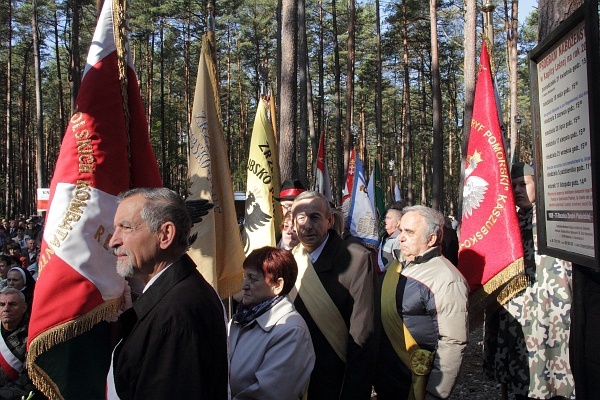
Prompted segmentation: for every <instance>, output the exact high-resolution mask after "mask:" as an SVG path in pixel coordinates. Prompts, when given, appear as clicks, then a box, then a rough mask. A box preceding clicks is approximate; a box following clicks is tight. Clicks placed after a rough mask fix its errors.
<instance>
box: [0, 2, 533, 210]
mask: <svg viewBox="0 0 600 400" xmlns="http://www.w3.org/2000/svg"><path fill="white" fill-rule="evenodd" d="M484 1H485V0H484ZM485 2H486V5H488V4H487V3H490V2H489V1H485ZM530 2H531V1H529V3H530ZM101 3H102V1H101V0H97V1H94V0H56V1H50V0H29V1H19V0H8V1H6V2H2V3H1V4H0V91H1V93H3V96H2V97H3V98H2V103H1V104H2V107H1V109H0V114H1V118H0V191H1V193H0V212H3V215H5V216H13V215H15V214H16V213H26V214H32V213H35V197H36V189H37V188H42V187H49V182H50V180H51V178H52V174H53V171H54V165H55V163H56V159H57V157H58V151H59V149H60V143H61V140H62V137H63V136H64V133H65V129H66V126H67V124H68V120H69V118H70V116H71V115H72V113H73V104H74V103H75V98H76V96H77V91H78V88H79V83H80V81H81V73H82V71H83V68H84V66H85V58H86V54H87V51H88V48H89V45H90V42H91V37H92V34H93V31H94V28H95V25H96V18H97V15H98V13H99V10H100V9H101V5H102V4H101ZM491 4H493V5H494V6H495V8H494V10H493V12H492V18H491V23H492V25H493V32H494V46H493V59H494V73H495V77H496V81H497V87H498V94H499V98H500V102H501V105H502V109H503V110H504V112H503V114H502V116H503V118H502V119H503V122H504V133H505V137H506V146H507V149H508V151H509V153H513V154H514V156H515V157H512V158H513V159H518V160H521V161H528V162H529V161H532V151H531V146H532V138H531V123H530V102H529V71H528V62H527V58H526V54H527V52H528V51H529V50H531V49H532V48H533V47H534V46H535V45H536V44H537V11H536V9H533V12H532V13H531V14H530V15H529V17H528V18H527V19H525V21H524V22H523V23H522V24H519V23H518V20H517V15H518V6H519V2H518V0H511V1H508V0H503V1H498V0H496V1H493V2H491ZM482 7H484V4H482V1H475V0H464V1H460V0H455V1H452V0H438V1H437V2H436V1H435V0H431V1H429V2H424V1H421V0H396V1H387V0H361V1H355V0H347V1H344V2H340V1H336V0H279V1H277V0H246V1H242V0H222V1H221V0H212V2H209V3H207V2H206V1H202V2H200V1H193V0H145V1H135V0H131V1H129V4H128V14H129V17H130V19H129V30H130V32H129V44H130V48H131V52H132V56H133V59H134V65H135V68H136V71H137V76H138V80H139V85H140V88H141V94H142V99H143V102H144V105H145V109H146V116H147V120H148V126H149V131H150V137H151V142H152V146H153V148H154V152H155V154H156V156H157V160H158V163H159V167H160V170H161V174H162V178H163V182H164V184H165V186H167V187H170V188H172V189H174V190H176V191H179V192H180V193H181V194H185V193H186V190H187V182H188V177H187V157H188V142H187V139H188V132H189V127H190V122H191V120H192V116H191V110H192V103H193V97H194V86H195V80H196V72H197V66H198V59H199V52H200V46H201V36H202V34H203V33H204V32H205V31H206V30H207V21H209V15H210V14H211V12H210V10H211V9H212V10H213V14H214V22H215V24H214V25H215V33H216V38H217V48H216V50H217V54H216V57H217V61H218V70H219V77H220V98H221V110H222V121H223V132H224V135H225V140H226V143H227V148H228V151H229V152H228V156H229V165H230V168H231V173H232V178H233V184H234V189H235V190H242V191H243V190H245V183H246V174H247V172H246V165H247V160H248V147H249V143H250V137H251V133H252V132H251V130H252V123H253V119H254V114H255V111H256V105H257V101H258V99H259V97H260V95H261V94H263V93H264V92H265V91H266V90H270V91H271V93H272V94H273V95H274V96H275V98H276V101H277V104H278V106H280V107H279V109H278V112H277V113H276V115H277V122H278V124H279V125H278V129H277V133H278V135H279V140H280V141H279V143H280V159H281V162H280V165H281V179H282V180H283V179H286V178H292V177H293V178H296V177H297V178H300V179H301V180H302V181H303V183H304V184H305V185H306V186H310V185H311V184H312V183H313V172H314V163H315V161H316V160H315V157H316V153H317V146H318V139H319V135H320V134H321V133H322V132H324V133H325V134H326V139H327V140H326V161H327V163H328V167H329V171H330V173H331V177H332V188H333V190H332V193H335V194H334V197H335V198H336V199H337V203H338V204H339V199H340V198H341V191H342V189H343V183H344V176H345V173H346V168H347V163H348V153H349V151H350V148H351V146H352V145H353V146H355V148H356V149H357V154H358V155H359V156H360V157H361V159H362V160H363V164H364V165H365V169H366V173H367V175H368V174H369V172H370V170H371V169H372V168H373V165H374V160H375V159H376V157H377V156H378V155H379V159H380V162H381V165H382V170H383V174H384V175H387V178H386V179H385V181H386V184H387V185H390V184H391V183H393V184H398V186H399V187H400V191H401V194H402V196H403V197H404V198H405V200H407V202H408V203H409V204H427V205H433V206H434V207H435V208H439V209H440V210H442V211H444V212H445V213H446V214H455V215H456V213H457V210H458V201H459V190H460V189H461V187H462V186H461V184H460V172H461V160H462V159H463V154H462V151H463V150H462V147H463V143H464V139H465V135H466V134H467V135H468V129H467V127H465V126H464V123H463V122H464V121H465V120H467V121H469V120H470V117H465V115H468V112H469V107H468V106H467V107H465V104H467V105H468V104H469V101H471V102H472V97H471V98H470V99H469V96H472V90H473V88H474V84H475V82H474V79H475V74H476V70H475V65H478V61H477V60H478V59H479V51H480V48H481V43H482V37H483V32H484V13H483V12H482ZM473 13H474V14H475V15H474V16H473ZM470 20H472V21H474V25H469V22H468V21H470ZM377 21H380V23H379V24H378V23H377ZM432 21H433V22H432ZM465 21H467V22H465ZM473 35H474V36H473ZM468 37H476V40H472V42H473V43H474V45H476V48H470V47H469V45H468V42H469V40H468V39H466V38H468ZM281 39H283V40H281ZM280 60H283V61H280ZM294 66H295V67H294ZM511 71H512V72H511ZM265 88H267V89H265ZM511 88H512V91H511ZM511 93H512V94H511ZM378 94H380V95H379V96H378ZM466 97H467V98H466ZM106 101H110V99H106ZM282 104H283V105H282ZM465 112H467V114H465ZM509 157H511V154H509ZM388 187H389V186H388ZM390 198H391V196H390ZM390 198H388V201H387V202H389V201H390Z"/></svg>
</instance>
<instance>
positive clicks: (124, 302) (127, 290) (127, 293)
mask: <svg viewBox="0 0 600 400" xmlns="http://www.w3.org/2000/svg"><path fill="white" fill-rule="evenodd" d="M124 282H125V284H124V285H123V294H122V295H121V308H120V309H119V310H118V311H117V312H116V313H115V314H114V315H110V316H108V317H106V318H105V319H104V320H105V321H107V322H117V321H118V320H119V316H120V315H121V314H123V313H124V312H125V311H126V310H128V309H130V308H131V307H133V301H132V300H131V287H129V283H127V281H124Z"/></svg>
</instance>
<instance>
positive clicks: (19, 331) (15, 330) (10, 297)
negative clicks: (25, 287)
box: [0, 288, 37, 400]
mask: <svg viewBox="0 0 600 400" xmlns="http://www.w3.org/2000/svg"><path fill="white" fill-rule="evenodd" d="M0 322H1V323H0V332H1V336H0V341H2V343H1V345H0V347H1V348H2V351H1V352H0V358H1V359H2V360H1V361H2V362H0V399H2V400H5V399H6V400H8V399H10V400H15V399H21V398H27V396H28V395H29V392H34V393H36V392H37V390H36V388H35V387H34V386H33V383H31V380H30V379H29V376H28V375H27V370H26V368H25V356H26V346H27V326H28V322H29V321H28V318H27V304H26V303H25V296H24V295H23V293H21V291H19V290H17V289H14V288H5V289H3V290H2V291H0Z"/></svg>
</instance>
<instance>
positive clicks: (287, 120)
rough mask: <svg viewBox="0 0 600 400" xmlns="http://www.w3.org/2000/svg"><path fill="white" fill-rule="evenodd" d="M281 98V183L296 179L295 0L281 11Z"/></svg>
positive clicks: (296, 49)
mask: <svg viewBox="0 0 600 400" xmlns="http://www.w3.org/2000/svg"><path fill="white" fill-rule="evenodd" d="M281 26H282V28H281V97H280V115H279V123H280V132H281V133H280V142H279V156H280V158H279V165H280V171H281V175H280V178H281V180H282V181H284V180H285V179H292V178H297V177H298V165H297V163H296V151H297V148H296V146H297V143H296V126H297V123H296V107H297V99H296V96H297V93H298V87H297V84H296V79H297V68H296V66H297V64H298V40H297V38H298V35H297V33H298V30H297V29H298V21H297V4H296V1H295V0H283V3H282V10H281Z"/></svg>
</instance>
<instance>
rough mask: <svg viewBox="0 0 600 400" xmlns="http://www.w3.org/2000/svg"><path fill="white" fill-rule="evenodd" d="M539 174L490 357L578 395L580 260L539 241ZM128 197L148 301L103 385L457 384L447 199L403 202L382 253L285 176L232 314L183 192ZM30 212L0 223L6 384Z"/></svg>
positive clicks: (31, 276) (403, 391) (272, 395)
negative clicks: (520, 263)
mask: <svg viewBox="0 0 600 400" xmlns="http://www.w3.org/2000/svg"><path fill="white" fill-rule="evenodd" d="M532 177H533V174H532V169H531V167H530V166H528V165H526V164H522V163H517V164H515V167H513V173H512V179H513V188H514V192H515V199H516V202H517V206H518V212H519V219H520V220H521V221H522V222H521V228H522V235H523V242H524V248H525V255H526V263H525V264H526V273H527V276H528V280H527V282H528V285H527V287H526V288H524V290H523V291H521V292H519V293H517V294H516V295H515V296H514V297H513V298H511V299H510V301H508V302H507V303H506V304H504V305H503V307H500V308H499V309H495V310H490V312H489V313H488V314H487V315H486V318H487V320H486V338H485V350H486V358H485V367H486V372H487V373H488V374H489V375H490V376H491V377H492V378H494V379H497V380H498V381H499V382H500V383H502V384H504V385H506V387H507V389H508V391H509V392H510V393H511V394H512V395H514V396H516V398H518V399H521V398H522V399H573V398H575V397H574V396H575V394H574V384H573V379H572V373H571V370H570V368H569V364H568V342H569V326H570V319H569V318H570V290H571V283H570V264H569V263H566V262H564V261H561V260H555V259H550V258H546V257H539V256H538V255H537V249H536V246H535V239H536V235H535V219H534V216H535V207H534V201H535V191H534V190H533V191H532V190H531V186H532V185H534V182H532ZM119 199H120V200H119V206H118V208H117V211H116V214H115V218H114V233H113V235H112V237H111V239H110V242H109V246H110V247H111V248H112V249H113V251H114V254H115V255H116V270H117V272H118V273H119V274H120V275H122V276H123V277H125V278H127V279H128V280H129V279H132V278H133V277H134V276H135V277H136V279H137V280H138V282H139V281H140V280H141V287H142V288H143V290H141V294H140V295H139V297H137V298H136V299H135V300H132V298H131V291H130V290H128V287H126V290H125V291H124V294H123V296H124V301H123V304H124V306H123V309H122V310H121V311H122V314H120V316H119V325H120V327H121V329H120V330H121V337H122V338H121V340H120V341H119V342H118V344H117V345H116V347H115V349H114V351H113V355H112V359H111V360H112V361H111V367H110V371H109V373H108V376H107V380H106V383H107V390H106V398H108V399H165V398H194V399H211V400H212V399H229V398H232V399H239V400H241V399H261V400H262V399H278V400H279V399H290V400H292V399H305V398H308V399H372V398H374V397H376V398H377V399H378V400H386V399H415V400H423V399H428V400H429V399H445V398H448V397H449V396H450V394H451V392H452V389H453V387H454V385H455V383H456V379H457V376H458V372H459V370H460V366H461V363H462V357H463V354H464V351H465V347H466V345H467V342H468V333H469V322H468V321H469V315H468V296H469V288H468V284H467V281H466V280H465V278H464V277H463V276H462V274H461V273H460V272H459V270H458V269H457V268H456V263H457V261H456V260H457V253H458V239H457V237H456V233H455V231H454V228H453V226H452V223H451V222H452V221H450V220H449V219H448V218H444V216H443V215H442V214H441V213H440V212H438V211H436V210H433V209H431V208H429V207H426V206H421V205H417V206H409V207H406V206H405V205H404V204H401V203H394V204H392V205H391V206H390V207H389V209H388V211H387V213H386V215H385V230H386V234H385V235H384V238H383V239H382V241H381V243H380V246H379V248H378V249H377V250H376V251H373V250H372V249H370V248H368V247H366V246H363V245H362V244H361V242H360V241H358V240H357V239H356V238H354V237H353V236H352V235H350V234H349V232H348V230H347V229H346V228H347V227H346V226H345V223H344V216H343V213H342V212H340V211H339V210H336V209H335V208H333V207H332V204H331V203H330V202H329V201H328V200H327V199H326V198H325V197H324V196H323V195H322V194H320V193H317V192H313V191H307V190H304V188H303V187H302V185H301V184H300V183H299V182H298V181H286V182H285V183H284V184H283V185H282V190H281V193H280V194H279V197H278V198H277V199H278V201H279V202H280V204H281V205H282V214H283V216H284V218H283V222H282V225H281V231H282V234H281V238H280V240H279V241H278V243H277V246H275V247H263V248H259V249H255V250H253V251H252V252H251V253H250V254H249V255H248V256H247V257H246V259H245V261H244V263H243V266H242V267H243V273H244V279H243V283H242V286H241V288H240V292H239V293H237V294H236V295H235V296H234V299H235V300H236V304H237V307H236V309H235V311H234V312H233V313H232V315H230V316H228V315H227V313H226V311H225V308H224V307H223V303H222V299H220V298H219V296H218V295H217V293H216V292H215V290H214V289H213V288H212V287H211V286H210V285H209V284H208V283H207V281H206V280H205V279H204V278H203V277H202V275H201V274H200V273H199V272H198V270H197V268H196V265H195V264H194V262H193V261H192V259H191V258H190V257H189V256H187V254H186V250H187V245H188V241H187V239H188V236H189V233H190V228H191V225H192V221H191V219H190V216H189V214H188V212H187V210H186V205H185V202H184V200H183V199H182V198H181V197H180V196H178V195H177V194H175V193H174V192H173V191H171V190H169V189H165V188H152V189H148V188H141V189H133V190H130V191H128V192H125V193H122V194H121V195H120V196H119ZM207 212H208V211H207ZM532 218H533V221H532ZM13 222H14V223H13ZM23 222H25V226H22V225H21V224H19V221H9V223H8V224H7V226H4V225H1V226H0V240H1V241H3V243H4V246H3V248H4V249H5V254H3V255H1V256H0V274H1V276H2V279H3V280H2V283H1V284H2V286H3V287H6V288H5V289H3V290H2V291H0V317H1V318H0V320H1V322H2V324H1V329H2V343H3V344H4V347H6V348H8V353H7V352H5V351H4V349H3V350H2V351H1V352H0V353H1V354H2V355H3V357H4V360H6V359H7V357H6V356H5V355H6V354H9V355H10V354H12V355H13V358H14V360H16V361H15V363H14V364H13V365H12V368H13V370H11V369H10V368H9V367H6V366H5V364H6V363H0V364H2V375H1V376H0V386H1V387H0V398H18V397H11V396H13V395H15V394H16V393H17V392H11V391H10V390H11V388H15V387H18V388H19V390H25V389H27V388H29V386H30V382H29V381H28V380H27V379H26V378H27V377H26V371H25V369H24V368H23V361H24V357H25V343H26V338H27V319H28V307H30V305H31V301H32V296H33V293H34V292H33V289H34V287H35V276H36V273H37V269H35V267H34V268H32V266H34V265H35V261H36V258H37V253H36V251H37V252H38V253H39V249H37V243H39V239H40V237H41V236H40V235H41V229H42V227H41V223H40V221H39V220H37V219H34V218H30V219H27V220H26V221H23ZM13 225H14V226H13ZM532 229H533V231H532ZM13 232H14V236H11V235H12V234H13ZM544 299H546V300H547V301H546V300H544ZM541 300H544V301H541ZM556 305H559V306H560V307H556ZM492 311H493V312H492ZM557 318H558V321H559V323H556V321H557ZM548 332H550V334H548ZM540 338H545V339H542V340H540ZM8 358H10V357H8ZM19 362H20V363H19ZM19 393H21V392H19Z"/></svg>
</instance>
